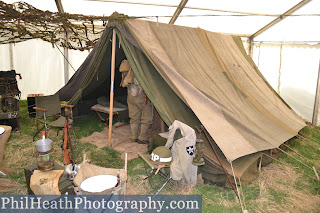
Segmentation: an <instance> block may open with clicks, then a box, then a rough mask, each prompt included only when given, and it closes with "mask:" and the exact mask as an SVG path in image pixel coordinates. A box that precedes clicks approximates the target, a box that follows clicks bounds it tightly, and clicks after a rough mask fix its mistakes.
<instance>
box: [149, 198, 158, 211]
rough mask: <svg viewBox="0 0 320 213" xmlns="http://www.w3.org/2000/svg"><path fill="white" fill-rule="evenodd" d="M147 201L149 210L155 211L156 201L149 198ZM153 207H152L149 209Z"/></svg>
mask: <svg viewBox="0 0 320 213" xmlns="http://www.w3.org/2000/svg"><path fill="white" fill-rule="evenodd" d="M148 200H149V209H157V204H156V201H154V200H152V199H151V197H150V196H149V197H148ZM152 205H153V207H151V206H152Z"/></svg>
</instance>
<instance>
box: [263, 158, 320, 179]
mask: <svg viewBox="0 0 320 213" xmlns="http://www.w3.org/2000/svg"><path fill="white" fill-rule="evenodd" d="M262 154H263V155H265V156H267V157H269V158H271V159H272V160H275V161H277V162H279V163H282V164H284V165H286V166H288V167H290V168H293V169H295V170H297V171H298V172H300V173H302V174H304V175H306V176H308V177H309V178H312V179H314V180H316V181H319V180H318V179H316V178H314V177H312V176H310V175H308V174H306V173H304V172H303V171H301V170H299V169H297V168H295V167H293V166H291V165H290V164H287V163H285V162H282V161H280V160H278V159H276V158H273V157H271V156H270V155H267V154H266V153H262Z"/></svg>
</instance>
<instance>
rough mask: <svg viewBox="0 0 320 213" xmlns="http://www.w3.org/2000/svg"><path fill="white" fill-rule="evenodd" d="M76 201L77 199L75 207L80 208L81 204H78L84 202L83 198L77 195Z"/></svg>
mask: <svg viewBox="0 0 320 213" xmlns="http://www.w3.org/2000/svg"><path fill="white" fill-rule="evenodd" d="M74 201H75V203H74V209H79V206H78V205H80V204H81V203H82V202H83V200H82V198H81V197H75V198H74Z"/></svg>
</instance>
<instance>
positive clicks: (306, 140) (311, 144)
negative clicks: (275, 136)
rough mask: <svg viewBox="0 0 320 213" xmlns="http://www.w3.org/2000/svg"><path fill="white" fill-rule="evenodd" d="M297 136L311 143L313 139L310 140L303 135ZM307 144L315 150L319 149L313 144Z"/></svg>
mask: <svg viewBox="0 0 320 213" xmlns="http://www.w3.org/2000/svg"><path fill="white" fill-rule="evenodd" d="M297 136H298V138H301V139H302V141H306V142H311V143H313V141H310V140H308V139H307V138H305V137H302V136H301V135H297ZM308 145H309V146H311V147H313V148H314V149H316V150H319V147H315V146H313V145H312V144H310V143H309V144H308Z"/></svg>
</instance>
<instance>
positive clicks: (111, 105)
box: [108, 29, 117, 147]
mask: <svg viewBox="0 0 320 213" xmlns="http://www.w3.org/2000/svg"><path fill="white" fill-rule="evenodd" d="M112 33H113V35H112V56H111V85H110V113H109V137H108V139H109V141H108V147H111V133H112V120H113V95H114V93H113V89H114V70H115V59H116V43H117V42H116V40H117V38H116V30H115V29H113V30H112Z"/></svg>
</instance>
